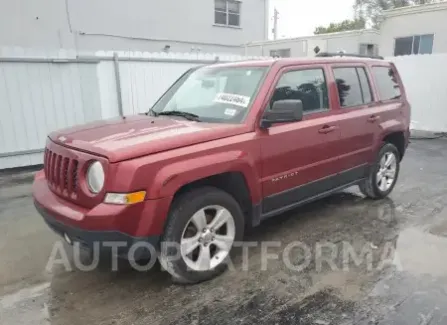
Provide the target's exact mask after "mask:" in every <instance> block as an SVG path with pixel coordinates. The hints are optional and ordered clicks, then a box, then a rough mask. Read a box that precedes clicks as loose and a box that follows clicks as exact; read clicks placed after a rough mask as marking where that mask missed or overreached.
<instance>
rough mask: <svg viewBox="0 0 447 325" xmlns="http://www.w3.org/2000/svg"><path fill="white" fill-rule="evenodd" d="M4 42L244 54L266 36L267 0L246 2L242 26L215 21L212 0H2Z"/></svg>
mask: <svg viewBox="0 0 447 325" xmlns="http://www.w3.org/2000/svg"><path fill="white" fill-rule="evenodd" d="M0 8H1V9H0V46H21V47H41V48H47V49H51V48H72V49H77V50H80V51H97V50H101V49H104V48H106V49H110V50H139V51H161V50H162V48H163V47H164V46H165V45H171V50H172V51H173V52H189V51H190V50H191V47H192V46H194V47H196V48H197V47H200V48H201V50H202V52H228V53H235V52H236V53H238V54H240V53H241V47H240V46H241V45H242V44H244V43H247V42H250V41H253V40H262V39H266V38H267V22H268V14H267V11H268V10H267V8H268V0H243V1H242V2H241V27H240V28H231V27H218V26H214V1H212V0H194V1H178V0H163V1H160V0H127V1H123V0H13V1H11V0H0Z"/></svg>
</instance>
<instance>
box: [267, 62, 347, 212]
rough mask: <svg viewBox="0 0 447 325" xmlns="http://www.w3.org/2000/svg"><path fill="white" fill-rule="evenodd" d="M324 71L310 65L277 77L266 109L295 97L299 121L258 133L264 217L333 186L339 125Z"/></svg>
mask: <svg viewBox="0 0 447 325" xmlns="http://www.w3.org/2000/svg"><path fill="white" fill-rule="evenodd" d="M327 72H328V71H327V67H326V66H324V65H321V66H315V65H313V66H311V67H294V68H287V69H284V70H283V71H281V72H280V74H279V75H278V77H277V84H276V87H275V89H274V90H273V92H272V95H271V97H270V101H269V105H268V107H267V108H266V109H270V107H271V106H272V104H273V102H274V101H276V100H281V99H299V100H301V101H302V103H303V110H304V118H303V120H302V121H298V122H293V123H284V124H274V125H272V126H271V127H270V128H268V129H267V130H263V131H262V134H261V154H262V191H263V197H264V200H263V204H262V214H263V217H267V216H269V215H272V214H275V213H278V212H280V211H282V210H285V209H287V208H290V207H291V206H293V205H295V204H296V203H298V202H302V201H304V200H306V199H308V198H310V197H314V196H316V195H317V194H320V193H322V192H325V191H328V190H330V189H332V188H333V187H334V182H336V177H335V176H336V174H337V172H338V171H339V167H338V161H337V155H338V152H337V145H336V144H337V142H338V141H339V139H340V127H339V125H338V123H337V121H336V120H334V118H333V111H332V110H331V108H330V105H329V95H328V84H327V77H326V76H327Z"/></svg>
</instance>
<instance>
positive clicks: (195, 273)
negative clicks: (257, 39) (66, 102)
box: [33, 56, 410, 283]
mask: <svg viewBox="0 0 447 325" xmlns="http://www.w3.org/2000/svg"><path fill="white" fill-rule="evenodd" d="M409 124H410V105H409V103H408V101H407V98H406V95H405V90H404V87H403V85H402V82H401V79H400V77H399V74H398V72H397V70H396V68H395V66H394V65H393V64H392V63H390V62H387V61H385V60H382V59H375V58H359V57H334V56H328V57H321V58H311V59H278V60H266V61H259V62H255V61H249V62H237V63H229V64H214V65H209V66H203V67H196V68H193V69H191V70H189V71H187V72H186V73H185V74H183V75H182V76H181V77H180V78H179V79H178V80H177V81H176V82H175V83H174V84H173V85H172V86H171V87H170V88H169V89H168V90H167V91H166V93H165V94H163V95H162V96H161V98H160V99H159V100H158V102H156V104H155V105H154V106H153V107H152V108H151V109H150V110H149V111H148V112H147V113H146V114H141V115H137V116H130V117H119V118H115V119H112V120H107V121H99V122H94V123H90V124H87V125H83V126H77V127H73V128H70V129H66V130H60V131H57V132H54V133H52V134H50V135H49V137H48V141H47V144H46V149H45V158H44V160H45V161H44V170H43V171H41V172H39V173H37V175H36V177H35V181H34V185H33V193H34V200H35V205H36V208H37V210H38V211H39V212H40V214H41V215H42V216H43V218H44V220H45V221H46V222H47V224H48V225H49V226H50V227H51V228H52V229H53V230H54V231H56V232H57V233H59V234H60V235H62V236H64V237H65V239H66V240H67V241H68V242H69V243H73V242H78V243H80V244H82V245H83V246H85V247H87V248H90V249H92V248H93V246H94V244H96V243H99V244H100V245H101V249H104V250H105V249H106V247H110V243H116V242H119V243H121V245H119V247H118V248H117V249H116V250H115V252H114V253H115V255H118V256H121V257H126V258H130V254H129V252H132V253H133V255H132V258H135V259H137V258H140V257H142V256H144V255H145V254H144V251H146V250H138V249H133V248H132V247H133V246H135V245H139V247H140V248H141V247H143V248H144V247H145V246H151V247H153V248H154V251H155V252H156V256H158V259H159V260H160V262H161V264H162V266H164V268H165V269H166V270H167V271H168V272H169V273H170V274H171V275H172V276H173V278H174V279H175V280H177V281H182V282H189V283H194V282H200V281H203V280H207V279H210V278H212V277H214V276H216V275H218V274H220V273H221V272H222V271H223V270H224V269H225V267H226V265H227V264H228V263H227V261H228V258H229V256H230V252H231V251H232V249H233V248H234V247H235V243H236V242H238V241H241V240H242V238H243V233H244V228H245V227H247V226H256V225H259V223H260V222H261V221H262V220H264V219H266V218H270V217H273V216H276V215H278V214H281V213H283V212H284V211H287V210H290V209H293V208H295V207H298V206H300V205H302V204H305V203H307V202H310V201H313V200H316V199H319V198H322V197H325V196H327V195H330V194H331V193H334V192H336V191H339V190H342V189H345V188H347V187H349V186H352V185H358V186H359V187H360V190H361V192H362V193H363V194H364V195H365V196H367V197H369V198H372V199H380V198H383V197H385V196H387V195H388V194H389V193H390V192H391V191H392V189H393V187H394V185H395V184H396V181H397V177H398V174H399V164H400V161H401V160H402V157H403V156H404V153H405V150H406V148H407V145H408V139H409ZM165 243H170V244H172V243H174V244H177V246H176V245H165ZM106 244H108V245H106ZM141 244H143V245H141ZM146 244H150V245H146ZM149 251H150V250H149ZM136 252H139V253H138V254H136Z"/></svg>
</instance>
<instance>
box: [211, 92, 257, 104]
mask: <svg viewBox="0 0 447 325" xmlns="http://www.w3.org/2000/svg"><path fill="white" fill-rule="evenodd" d="M214 101H215V102H216V103H223V104H231V105H235V106H240V107H248V104H249V103H250V97H248V96H242V95H237V94H228V93H218V94H217V95H216V98H214Z"/></svg>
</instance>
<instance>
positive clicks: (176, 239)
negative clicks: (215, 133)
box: [159, 187, 244, 283]
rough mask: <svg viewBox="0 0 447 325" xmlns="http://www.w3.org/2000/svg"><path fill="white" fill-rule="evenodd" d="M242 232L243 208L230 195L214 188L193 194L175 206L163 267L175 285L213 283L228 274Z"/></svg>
mask: <svg viewBox="0 0 447 325" xmlns="http://www.w3.org/2000/svg"><path fill="white" fill-rule="evenodd" d="M243 232H244V217H243V214H242V211H241V208H240V206H239V204H238V203H237V202H236V200H235V199H234V198H233V197H232V196H231V195H230V194H228V193H226V192H224V191H222V190H219V189H217V188H214V187H203V188H200V189H196V190H192V191H190V192H187V193H185V194H183V195H182V196H180V197H179V198H177V199H176V200H175V202H174V203H173V206H172V209H171V211H170V213H169V217H168V221H167V225H166V228H165V233H164V235H163V239H162V243H161V250H160V256H159V260H160V264H161V265H162V266H163V267H164V268H165V269H166V271H168V272H169V273H170V274H171V275H172V277H173V279H174V280H175V281H176V282H180V283H197V282H202V281H206V280H209V279H212V278H214V277H215V276H217V275H219V274H220V273H222V272H223V271H224V270H225V268H226V266H227V263H226V262H227V260H228V258H229V257H230V253H231V252H232V249H233V244H234V243H235V242H236V241H240V240H241V239H242V236H243Z"/></svg>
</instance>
